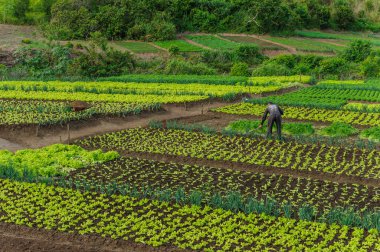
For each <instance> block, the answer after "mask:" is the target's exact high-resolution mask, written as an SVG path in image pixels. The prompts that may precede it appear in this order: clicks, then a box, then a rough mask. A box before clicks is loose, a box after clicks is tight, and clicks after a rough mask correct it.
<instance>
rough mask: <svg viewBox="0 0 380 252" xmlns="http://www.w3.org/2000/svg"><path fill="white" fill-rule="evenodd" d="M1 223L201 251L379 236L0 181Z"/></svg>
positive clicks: (322, 246)
mask: <svg viewBox="0 0 380 252" xmlns="http://www.w3.org/2000/svg"><path fill="white" fill-rule="evenodd" d="M0 188H1V190H0V221H4V222H8V223H15V224H19V225H26V226H30V227H38V228H45V229H55V230H58V231H64V232H69V233H78V234H95V235H101V236H104V237H111V238H113V239H124V240H130V241H135V242H139V243H145V244H149V245H152V246H161V245H175V246H177V247H180V248H188V249H193V250H203V251H257V250H263V249H271V250H278V249H280V250H308V249H314V250H329V251H331V250H339V251H342V250H347V251H348V250H349V251H368V250H379V249H380V247H379V244H380V237H379V233H378V231H377V230H375V229H372V230H370V231H369V232H367V231H365V230H363V229H359V228H348V227H346V226H339V225H336V224H331V225H327V224H325V223H318V222H309V221H302V220H300V221H296V220H292V219H287V218H282V217H279V218H276V217H271V216H266V215H256V214H249V215H246V214H243V213H238V214H234V213H233V212H231V211H225V210H222V209H212V208H210V207H204V208H200V207H197V206H179V205H171V204H169V203H167V202H158V201H152V200H146V199H143V200H138V199H135V198H131V197H128V196H116V195H113V196H107V195H104V194H98V193H93V192H92V193H91V192H79V191H75V190H69V189H63V188H57V187H52V186H46V185H42V184H29V183H20V182H10V181H8V180H0Z"/></svg>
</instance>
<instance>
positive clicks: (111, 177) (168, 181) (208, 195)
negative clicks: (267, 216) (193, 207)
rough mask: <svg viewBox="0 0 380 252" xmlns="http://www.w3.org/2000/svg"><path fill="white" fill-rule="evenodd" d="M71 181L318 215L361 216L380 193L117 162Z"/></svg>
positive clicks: (175, 165)
mask: <svg viewBox="0 0 380 252" xmlns="http://www.w3.org/2000/svg"><path fill="white" fill-rule="evenodd" d="M69 179H72V180H74V181H75V180H80V181H91V182H92V183H95V184H113V183H116V184H118V185H121V186H126V185H128V186H129V187H130V189H131V190H136V191H137V192H139V193H143V190H144V189H145V190H148V189H149V190H153V189H161V190H166V191H167V192H169V193H171V195H172V197H173V198H175V194H176V193H177V192H178V191H179V190H183V193H184V194H186V195H190V194H191V193H192V192H194V191H199V192H201V193H202V202H207V201H210V200H211V199H212V197H215V195H217V194H220V195H221V197H225V196H226V195H229V194H232V193H238V194H239V195H240V196H241V197H243V198H248V197H253V198H255V199H256V200H258V201H260V200H265V199H267V198H272V199H275V200H276V201H277V202H278V203H279V204H280V205H283V204H285V203H289V204H292V206H293V208H299V207H301V206H303V205H305V204H310V205H312V206H314V207H316V208H317V209H318V211H319V212H320V213H325V212H327V210H329V209H331V208H333V207H335V208H336V207H345V206H347V205H349V206H353V205H355V206H356V210H360V211H361V212H364V211H366V210H372V209H375V208H379V207H380V201H379V200H380V195H379V194H378V193H379V190H380V188H373V187H367V186H363V185H357V184H339V183H334V182H329V181H323V180H316V179H302V178H294V177H290V176H283V175H275V174H273V175H264V174H260V173H255V172H248V171H237V170H232V169H218V168H211V167H207V166H196V165H183V164H178V163H167V162H158V161H153V160H147V159H138V158H121V159H117V160H114V161H111V162H107V163H103V164H99V165H93V166H90V167H88V168H85V169H78V170H75V171H73V172H71V173H70V175H69Z"/></svg>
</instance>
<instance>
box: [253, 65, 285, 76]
mask: <svg viewBox="0 0 380 252" xmlns="http://www.w3.org/2000/svg"><path fill="white" fill-rule="evenodd" d="M288 75H291V70H290V69H289V68H288V67H286V66H284V65H280V64H278V63H275V62H267V63H263V64H262V65H260V66H258V67H256V68H255V69H254V70H253V72H252V76H288Z"/></svg>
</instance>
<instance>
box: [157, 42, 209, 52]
mask: <svg viewBox="0 0 380 252" xmlns="http://www.w3.org/2000/svg"><path fill="white" fill-rule="evenodd" d="M155 44H156V45H158V46H159V47H162V48H165V49H170V48H171V47H174V46H175V47H178V49H179V51H180V52H200V51H202V50H203V48H201V47H198V46H196V45H193V44H190V43H188V42H186V41H185V40H179V39H178V40H169V41H158V42H155Z"/></svg>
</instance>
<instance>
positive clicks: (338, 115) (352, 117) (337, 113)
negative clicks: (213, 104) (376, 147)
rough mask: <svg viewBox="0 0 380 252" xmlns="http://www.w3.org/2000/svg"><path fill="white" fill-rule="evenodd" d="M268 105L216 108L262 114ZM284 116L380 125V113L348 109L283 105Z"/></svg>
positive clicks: (238, 105)
mask: <svg viewBox="0 0 380 252" xmlns="http://www.w3.org/2000/svg"><path fill="white" fill-rule="evenodd" d="M265 108H266V105H260V104H251V103H239V104H234V105H229V106H225V107H222V108H217V109H214V110H213V111H215V112H221V113H227V114H235V115H253V116H262V115H263V112H264V110H265ZM283 109H284V111H285V114H284V116H283V118H285V119H286V118H288V119H296V120H306V121H316V122H344V123H349V124H354V125H363V126H378V125H380V113H367V112H357V111H348V110H333V109H320V108H307V107H287V106H285V107H283Z"/></svg>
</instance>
